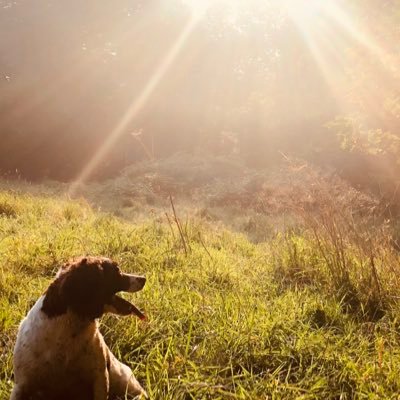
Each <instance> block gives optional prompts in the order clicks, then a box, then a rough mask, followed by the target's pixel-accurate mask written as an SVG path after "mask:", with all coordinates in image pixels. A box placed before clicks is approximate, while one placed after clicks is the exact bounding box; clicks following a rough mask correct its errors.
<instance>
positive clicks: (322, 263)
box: [0, 180, 400, 400]
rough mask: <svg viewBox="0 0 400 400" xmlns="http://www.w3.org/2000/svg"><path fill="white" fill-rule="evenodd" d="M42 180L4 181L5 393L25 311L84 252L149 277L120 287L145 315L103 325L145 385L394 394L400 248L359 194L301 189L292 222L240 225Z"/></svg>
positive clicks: (225, 392)
mask: <svg viewBox="0 0 400 400" xmlns="http://www.w3.org/2000/svg"><path fill="white" fill-rule="evenodd" d="M314 182H315V180H314ZM321 187H322V186H321ZM25 189H26V188H25ZM28 192H29V193H28ZM48 193H49V192H47V194H46V193H43V192H42V193H40V190H32V188H31V190H30V191H27V190H17V189H16V188H15V187H11V186H10V185H9V187H8V188H7V185H3V186H2V190H1V192H0V361H1V362H0V399H8V397H9V394H10V391H11V389H12V349H13V344H14V341H15V337H16V332H17V327H18V324H19V322H20V320H21V319H22V318H23V316H24V315H25V314H26V312H27V311H28V310H29V308H30V307H31V306H32V305H33V303H34V302H35V301H36V299H37V298H38V297H39V296H40V295H41V293H43V291H44V290H45V288H46V287H47V286H48V284H49V282H50V281H51V280H52V278H53V276H54V274H55V272H56V271H57V269H58V267H59V265H60V264H61V263H62V262H64V261H66V260H68V259H69V258H71V257H74V256H78V255H84V254H91V255H104V256H108V257H111V258H113V259H115V260H116V261H118V262H119V263H120V265H121V267H122V269H123V270H125V271H132V272H136V273H141V274H145V275H146V277H147V279H148V281H147V284H146V286H145V288H144V290H143V291H141V292H139V293H137V294H135V295H127V296H129V299H130V300H132V301H134V303H135V304H136V305H137V306H138V307H139V308H140V309H142V310H144V312H145V314H146V316H147V320H146V321H145V322H142V321H139V320H138V319H135V318H122V317H116V316H112V315H107V316H105V317H103V318H102V320H101V330H102V332H103V333H104V336H105V338H106V341H107V343H108V344H109V346H110V347H111V349H112V351H113V352H114V353H115V354H116V355H117V356H118V357H119V358H120V359H122V360H123V361H124V362H126V363H127V364H129V365H130V366H131V367H132V369H133V370H134V372H135V374H136V376H137V378H138V379H139V381H140V382H141V383H142V384H143V385H144V386H145V387H146V390H147V392H148V393H149V396H150V398H151V399H162V400H168V399H171V400H172V399H174V400H178V399H213V400H214V399H215V400H217V399H321V398H325V399H397V398H398V396H399V395H398V393H400V380H399V376H400V350H399V348H400V346H399V344H400V321H399V318H398V315H399V314H398V312H399V307H398V299H399V296H400V283H399V277H398V268H399V255H398V252H397V250H396V249H395V246H394V245H393V243H394V242H393V240H394V239H393V230H391V228H392V227H391V225H390V224H389V223H388V222H387V221H385V220H384V219H382V220H379V221H378V220H377V217H376V215H375V214H374V213H373V212H372V211H371V210H370V208H368V209H367V208H365V207H364V209H363V208H362V206H361V205H360V208H358V209H357V210H355V202H354V198H352V199H350V201H347V200H346V201H347V203H346V204H351V205H352V207H351V208H349V207H347V206H346V205H344V203H343V201H344V200H343V201H342V200H340V199H339V197H338V196H336V197H335V198H333V199H332V198H329V197H327V196H326V197H324V196H323V190H322V189H321V190H319V191H318V193H317V195H318V196H319V201H318V203H315V202H313V201H312V199H311V200H310V199H309V198H308V197H307V196H305V197H304V198H305V199H308V200H307V201H308V203H302V202H300V201H299V198H300V197H299V196H298V197H297V198H296V200H297V201H295V202H294V203H295V204H296V205H297V208H296V207H294V208H293V209H292V218H291V221H292V223H290V224H286V226H285V227H284V228H280V229H277V230H271V226H272V222H271V221H270V220H269V222H268V223H265V225H263V226H264V231H265V232H264V235H260V234H257V235H256V236H252V235H251V234H249V233H251V232H250V231H251V230H252V227H253V228H254V227H255V229H256V230H257V231H258V232H259V231H260V230H261V227H260V225H257V226H256V225H255V221H258V222H259V223H261V222H263V221H264V222H265V221H266V220H263V219H262V218H261V213H260V212H261V211H262V210H261V211H260V210H258V211H257V210H254V209H253V210H250V209H249V210H248V212H249V213H251V212H253V213H255V212H256V211H257V212H259V214H254V217H252V218H253V225H252V224H250V225H249V221H247V224H245V228H246V229H242V230H240V229H234V228H233V225H232V224H231V225H229V226H228V225H227V224H225V223H223V222H221V221H219V222H217V221H216V220H215V215H214V219H213V218H211V217H210V214H212V211H210V212H209V213H207V212H205V210H204V209H202V210H200V212H198V210H197V211H193V212H189V211H188V209H184V208H183V206H182V207H181V206H180V205H179V204H177V203H174V202H173V201H171V200H168V198H167V199H166V200H165V201H166V202H167V204H168V202H169V203H170V204H169V208H164V209H163V211H162V212H156V211H154V210H153V211H152V212H149V213H148V214H147V216H142V217H141V218H134V217H132V214H130V213H129V212H125V211H126V210H128V211H129V209H132V207H133V208H135V207H137V204H136V203H133V204H130V203H129V202H126V201H125V203H126V204H125V206H126V207H125V209H124V208H123V207H120V206H118V207H116V210H114V212H111V211H110V210H106V211H104V207H103V209H99V207H96V206H94V205H92V204H89V202H88V201H87V200H85V199H84V198H83V197H81V198H80V199H77V200H69V199H67V198H65V196H61V195H60V194H54V192H53V193H52V195H49V194H48ZM342 198H343V196H342V197H341V199H342ZM214 200H215V199H214ZM239 200H240V199H239V198H236V200H235V201H236V202H237V201H239ZM225 201H227V200H226V199H225ZM310 201H311V203H310ZM128 203H129V204H128ZM280 203H282V202H280ZM135 204H136V205H135ZM235 204H236V203H235ZM257 204H258V203H257ZM300 204H301V207H300V206H299V205H300ZM307 204H308V206H307ZM171 206H174V208H175V211H174V210H173V209H172V207H171ZM152 207H154V205H152ZM240 207H242V214H243V212H244V209H243V204H236V205H235V206H234V209H236V210H237V208H240ZM369 207H370V205H369ZM150 208H151V207H150ZM267 208H268V209H270V207H267ZM216 209H217V208H216ZM216 209H214V211H213V212H214V213H215V212H216V211H215V210H216ZM124 210H125V211H124ZM184 210H185V211H184ZM232 212H233V211H232ZM264 214H265V213H264ZM231 215H234V214H231ZM237 215H238V211H237V213H236V216H237ZM249 215H250V214H249ZM257 215H258V216H259V217H257ZM295 215H296V216H297V217H296V218H297V219H296V222H293V221H294V219H295V218H294V216H295ZM264 217H265V215H264ZM273 217H274V218H276V216H273ZM232 219H234V216H232ZM246 230H247V231H246Z"/></svg>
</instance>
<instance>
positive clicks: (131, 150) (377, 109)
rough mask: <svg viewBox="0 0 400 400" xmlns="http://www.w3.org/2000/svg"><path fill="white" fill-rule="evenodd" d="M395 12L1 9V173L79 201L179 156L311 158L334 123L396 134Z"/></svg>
mask: <svg viewBox="0 0 400 400" xmlns="http://www.w3.org/2000/svg"><path fill="white" fill-rule="evenodd" d="M394 4H395V2H394V1H355V0H354V1H340V0H319V1H318V0H280V1H278V0H229V1H228V0H214V1H212V0H181V1H179V0H158V1H156V0H146V1H127V0H122V1H118V2H111V1H103V0H101V1H98V0H96V1H93V0H91V1H77V0H68V1H62V0H57V1H44V0H36V1H23V0H21V1H18V0H17V1H15V2H12V1H4V0H3V1H0V48H1V53H0V67H1V70H0V91H1V92H0V128H1V135H2V137H3V140H2V141H3V145H2V146H1V147H0V152H1V154H0V155H1V158H2V161H1V169H2V170H3V171H15V170H16V169H18V170H19V173H21V174H22V175H24V176H27V177H29V178H41V177H55V178H59V179H67V180H74V184H73V185H72V190H75V188H76V187H77V185H79V183H81V182H83V181H86V180H88V179H90V178H91V177H93V176H101V175H107V174H110V173H114V172H116V171H118V170H119V169H120V168H122V167H123V166H124V165H127V164H129V163H132V162H135V161H138V160H140V159H151V158H157V157H163V156H167V155H169V154H172V153H174V152H176V151H182V150H186V151H206V152H217V153H218V152H224V151H226V152H235V153H238V154H241V155H243V157H244V158H247V159H249V160H251V161H252V162H254V163H256V164H257V162H258V163H263V162H265V160H267V159H274V157H277V156H278V155H279V154H282V153H284V154H286V153H291V152H293V151H295V152H298V153H299V154H300V153H301V152H307V151H310V149H309V145H310V143H311V142H312V143H315V146H314V147H313V151H314V150H315V149H318V148H319V147H320V146H322V145H323V140H324V138H323V135H324V132H325V128H324V127H325V126H326V123H328V122H330V121H332V120H334V119H335V118H336V117H337V116H340V115H357V116H359V117H360V116H361V120H363V121H364V120H368V121H367V122H368V123H370V124H372V125H373V126H378V125H379V124H380V125H379V126H383V127H384V128H385V129H386V128H387V129H390V128H391V125H390V124H391V122H390V121H391V120H390V119H388V118H386V116H385V115H383V114H382V113H383V108H382V105H383V104H386V103H387V102H388V101H389V102H390V99H395V98H396V96H397V95H398V89H397V88H398V86H397V84H398V82H399V63H398V60H399V57H398V43H399V42H398V41H397V40H395V39H396V38H398V25H396V24H397V22H398V17H396V16H395V15H394V14H392V13H391V7H394ZM375 10H377V11H379V13H376V12H375ZM392 16H393V18H397V19H396V20H394V21H393V20H389V18H392ZM396 21H397V22H396ZM396 26H397V28H396ZM396 29H397V31H396ZM396 32H397V33H396ZM396 35H397V36H396ZM320 142H321V143H320ZM224 146H225V147H224ZM221 147H223V148H222V149H221ZM10 153H13V154H14V156H13V157H7V154H10Z"/></svg>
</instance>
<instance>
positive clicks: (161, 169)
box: [61, 153, 378, 242]
mask: <svg viewBox="0 0 400 400" xmlns="http://www.w3.org/2000/svg"><path fill="white" fill-rule="evenodd" d="M61 191H67V187H64V188H62V189H61ZM76 196H77V197H79V196H83V197H84V198H85V199H87V200H88V201H89V202H90V203H91V204H92V205H94V206H95V207H100V208H101V209H102V210H105V211H108V212H112V213H114V214H116V215H117V216H122V217H124V218H126V219H128V220H137V219H138V218H139V219H140V218H143V217H148V216H149V215H152V216H154V215H157V216H160V217H161V218H164V217H165V212H169V211H170V210H171V202H170V196H171V197H172V198H173V201H174V203H175V205H176V206H177V208H178V210H179V212H180V214H181V215H182V216H186V215H197V216H200V217H201V218H206V219H208V220H209V221H212V222H213V223H217V222H218V223H219V222H222V223H223V224H224V225H225V226H227V227H229V229H232V230H235V231H238V232H241V233H245V234H247V235H248V237H249V238H250V239H251V240H253V241H256V242H260V241H263V240H265V239H269V238H271V237H272V236H273V235H275V234H276V233H277V232H280V231H282V230H283V229H284V228H285V227H287V226H290V225H295V224H296V219H297V217H298V213H299V211H318V209H319V208H320V207H321V206H323V205H324V203H325V202H326V201H330V200H331V199H335V202H336V203H337V204H338V206H340V207H344V208H351V209H352V213H353V214H366V213H368V214H369V213H370V212H371V210H373V209H376V208H377V206H378V204H377V201H376V200H375V199H374V198H372V197H370V196H369V195H367V194H365V193H362V192H360V191H357V190H355V189H354V188H352V187H350V186H349V185H348V184H346V183H345V182H344V181H343V180H341V179H339V178H338V177H337V176H336V175H335V174H334V173H333V171H331V172H326V171H322V170H319V169H317V168H315V167H313V166H310V165H308V164H307V163H306V162H305V161H302V160H287V159H285V160H283V162H282V163H281V164H280V165H275V166H272V167H271V168H269V169H268V170H256V169H251V168H248V167H246V166H245V165H244V164H243V161H242V160H240V158H237V157H233V156H232V157H227V156H224V157H222V156H221V157H216V156H200V155H194V154H185V153H180V154H175V155H174V156H173V157H170V158H167V159H161V160H157V161H153V162H145V163H142V164H136V165H133V166H131V167H129V168H127V169H126V170H124V171H123V172H122V173H121V174H120V175H119V176H117V177H116V178H114V179H110V180H107V181H103V182H101V183H89V184H86V185H85V186H84V187H82V188H81V189H80V191H79V192H78V193H77V194H76Z"/></svg>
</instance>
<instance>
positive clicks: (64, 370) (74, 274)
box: [11, 257, 146, 400]
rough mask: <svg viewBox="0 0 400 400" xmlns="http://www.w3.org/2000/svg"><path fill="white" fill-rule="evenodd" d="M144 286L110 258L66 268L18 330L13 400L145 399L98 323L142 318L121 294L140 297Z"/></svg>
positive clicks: (85, 260)
mask: <svg viewBox="0 0 400 400" xmlns="http://www.w3.org/2000/svg"><path fill="white" fill-rule="evenodd" d="M145 282H146V279H145V278H144V277H141V276H137V275H130V274H124V273H122V272H121V271H120V269H119V268H118V265H117V264H116V263H115V262H113V261H111V260H110V259H108V258H101V257H85V258H80V259H78V260H74V261H72V262H70V263H67V264H65V265H63V266H62V267H61V269H60V270H59V272H58V273H57V275H56V279H55V280H54V281H53V282H52V283H51V285H50V286H49V288H48V289H47V291H46V292H45V293H44V295H43V296H42V297H40V298H39V300H38V301H37V302H36V304H35V305H34V306H33V308H32V309H31V310H30V311H29V313H28V315H27V316H26V317H25V318H24V320H23V321H22V323H21V325H20V327H19V331H18V336H17V341H16V344H15V349H14V379H15V385H14V389H13V391H12V394H11V400H56V399H57V400H111V399H117V398H120V397H122V398H125V396H126V395H128V396H131V397H132V396H140V395H143V396H146V393H145V391H144V390H143V388H142V387H141V386H140V384H139V383H138V381H137V380H136V379H135V377H134V376H133V374H132V371H131V369H130V368H129V367H128V366H127V365H124V364H122V363H121V362H119V361H118V360H117V359H116V358H115V356H114V355H113V354H112V353H111V351H110V349H109V348H108V347H107V345H106V343H105V342H104V339H103V336H102V335H101V333H100V331H99V328H98V322H97V318H99V317H101V316H102V315H103V313H105V312H112V313H114V314H119V315H131V314H138V315H139V317H143V315H141V314H140V312H139V311H138V310H137V309H136V307H135V306H134V305H133V304H131V303H129V302H128V301H126V300H124V299H122V298H121V297H118V296H117V295H116V293H117V292H120V291H125V292H136V291H139V290H141V289H142V288H143V286H144V284H145Z"/></svg>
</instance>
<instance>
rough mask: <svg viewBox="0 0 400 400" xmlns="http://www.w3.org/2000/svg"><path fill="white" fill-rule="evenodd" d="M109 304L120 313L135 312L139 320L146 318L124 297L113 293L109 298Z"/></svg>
mask: <svg viewBox="0 0 400 400" xmlns="http://www.w3.org/2000/svg"><path fill="white" fill-rule="evenodd" d="M110 305H111V306H113V307H114V308H115V310H116V311H117V312H118V314H120V315H132V314H135V315H136V316H137V317H139V318H140V319H141V320H144V319H146V316H145V315H144V314H143V313H142V312H141V311H140V310H139V309H138V308H137V307H136V306H134V305H133V304H131V303H129V301H126V300H125V299H123V298H122V297H119V296H117V295H114V296H113V297H112V298H111V303H110Z"/></svg>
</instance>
